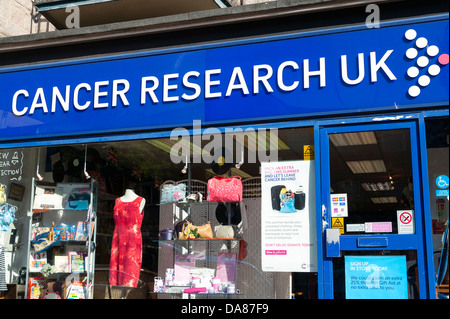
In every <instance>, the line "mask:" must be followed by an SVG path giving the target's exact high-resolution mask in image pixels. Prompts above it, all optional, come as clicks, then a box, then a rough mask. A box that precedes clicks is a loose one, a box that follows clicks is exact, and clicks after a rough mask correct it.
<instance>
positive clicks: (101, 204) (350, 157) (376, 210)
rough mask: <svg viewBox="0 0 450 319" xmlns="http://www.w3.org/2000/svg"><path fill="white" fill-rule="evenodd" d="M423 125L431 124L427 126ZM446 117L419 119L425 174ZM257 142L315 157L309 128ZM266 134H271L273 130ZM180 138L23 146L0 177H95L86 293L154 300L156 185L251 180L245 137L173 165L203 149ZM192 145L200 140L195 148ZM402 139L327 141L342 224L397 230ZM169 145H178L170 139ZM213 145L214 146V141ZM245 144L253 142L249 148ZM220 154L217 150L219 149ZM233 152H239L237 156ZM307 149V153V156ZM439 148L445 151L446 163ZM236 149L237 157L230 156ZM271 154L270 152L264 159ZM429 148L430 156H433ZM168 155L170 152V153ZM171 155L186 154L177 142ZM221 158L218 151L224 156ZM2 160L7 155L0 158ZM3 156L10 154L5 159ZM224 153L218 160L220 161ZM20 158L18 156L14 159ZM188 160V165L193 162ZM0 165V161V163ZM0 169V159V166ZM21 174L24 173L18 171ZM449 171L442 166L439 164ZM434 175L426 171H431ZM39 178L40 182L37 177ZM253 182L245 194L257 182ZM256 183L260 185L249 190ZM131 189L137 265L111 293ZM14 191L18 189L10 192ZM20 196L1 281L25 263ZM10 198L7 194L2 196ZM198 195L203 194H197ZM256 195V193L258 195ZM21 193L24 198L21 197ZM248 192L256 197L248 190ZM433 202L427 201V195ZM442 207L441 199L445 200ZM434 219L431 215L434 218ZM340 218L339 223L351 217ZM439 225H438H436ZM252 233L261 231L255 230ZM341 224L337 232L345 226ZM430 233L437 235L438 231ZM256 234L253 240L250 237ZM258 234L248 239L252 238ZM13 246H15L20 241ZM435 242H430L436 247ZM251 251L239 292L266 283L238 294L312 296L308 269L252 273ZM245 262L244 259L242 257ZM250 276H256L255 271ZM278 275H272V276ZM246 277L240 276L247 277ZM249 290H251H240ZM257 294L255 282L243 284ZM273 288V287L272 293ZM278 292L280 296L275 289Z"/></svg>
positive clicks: (404, 192) (403, 188) (405, 143)
mask: <svg viewBox="0 0 450 319" xmlns="http://www.w3.org/2000/svg"><path fill="white" fill-rule="evenodd" d="M431 122H432V123H431ZM445 123H446V119H437V120H431V121H430V122H428V123H427V124H429V125H427V129H428V132H427V139H428V148H429V152H430V154H432V152H435V151H436V150H437V151H438V153H439V158H436V157H435V155H433V158H432V159H430V163H431V164H430V172H429V174H430V180H431V179H432V176H431V175H433V174H435V173H436V172H435V170H436V168H438V167H439V166H440V164H439V163H441V162H442V161H444V162H445V161H446V162H445V163H448V122H447V124H445ZM258 133H259V134H258V141H259V143H261V144H260V145H264V146H265V147H266V152H265V155H266V156H269V155H270V153H273V154H276V160H277V161H287V160H313V159H314V153H313V151H312V149H311V146H313V145H314V132H313V128H311V127H304V128H293V129H280V130H277V131H273V132H269V130H267V132H266V131H264V134H263V133H260V132H258ZM272 133H275V134H272ZM220 138H221V143H222V144H221V145H226V143H225V141H224V134H222V135H221V136H220ZM181 140H182V139H181V138H178V139H171V138H168V137H167V138H158V139H143V140H127V141H113V142H109V141H108V142H99V143H90V144H79V145H76V144H74V145H61V146H60V145H58V146H48V147H40V148H33V149H32V150H30V149H28V150H26V151H33V152H34V153H35V158H36V159H37V162H34V161H26V162H25V163H24V166H23V175H24V176H23V177H21V179H20V180H14V181H12V179H11V178H10V177H11V176H7V175H6V173H5V174H3V175H4V176H3V177H0V182H1V183H2V184H4V185H6V186H7V187H9V188H11V184H14V185H16V187H17V186H24V187H26V188H27V192H29V191H30V185H29V184H31V178H32V177H35V178H36V179H37V180H38V181H37V183H39V184H40V185H53V184H55V183H61V182H64V183H79V182H86V181H88V179H87V175H86V173H87V174H88V176H89V177H90V178H95V179H96V180H97V181H98V195H99V200H98V208H97V217H98V220H97V238H96V243H95V245H96V256H95V264H96V266H95V267H96V274H95V290H94V298H98V299H105V298H123V297H127V298H159V296H156V295H155V294H152V293H151V292H152V291H153V285H154V278H155V277H157V276H161V275H163V273H162V272H163V271H164V270H165V269H163V270H161V269H158V268H159V267H158V264H159V262H160V261H159V258H160V257H161V256H159V254H160V252H161V248H160V247H159V244H158V239H159V237H160V232H161V230H162V229H161V223H160V212H161V205H160V189H161V185H163V184H164V183H167V182H168V181H174V182H177V181H182V180H183V181H187V182H188V181H194V180H195V181H203V182H207V181H208V179H210V178H212V177H213V176H217V175H224V176H240V177H241V178H242V180H246V179H254V178H260V163H261V160H260V159H261V156H259V157H258V156H256V160H254V159H253V158H250V157H249V156H250V155H249V154H250V153H251V150H252V147H253V150H254V147H255V145H257V144H258V142H257V141H255V140H252V138H251V137H250V138H249V137H248V136H247V137H245V139H244V143H243V144H244V145H243V147H242V146H241V144H240V143H238V142H237V140H236V137H234V142H233V147H232V149H231V150H230V149H226V148H220V151H219V152H217V154H214V152H210V153H208V154H209V155H211V158H212V159H213V160H212V162H211V163H205V162H204V161H200V160H198V159H197V160H195V159H194V158H193V157H192V156H190V161H191V163H189V165H187V166H186V164H185V161H184V162H183V161H182V162H180V163H173V160H172V159H171V150H172V151H173V148H174V147H177V146H178V147H179V146H180V145H184V146H186V145H187V146H186V148H184V149H183V150H186V149H189V151H190V152H191V153H190V154H197V155H198V154H203V153H202V152H204V151H205V150H208V149H209V150H211V149H213V148H212V147H211V144H210V143H211V141H212V138H211V136H209V138H206V137H205V138H202V139H197V140H196V139H194V138H192V137H190V140H188V141H187V144H186V143H185V144H179V143H180V141H181ZM199 141H200V145H198V144H196V143H198V142H199ZM409 141H410V136H409V134H408V132H404V131H402V130H393V131H373V132H372V131H371V132H362V133H351V134H338V135H336V136H332V137H330V162H331V163H332V164H331V174H330V176H331V188H332V192H331V193H346V194H348V203H349V206H348V209H349V215H348V216H349V219H350V222H351V223H364V222H377V221H391V222H392V230H390V232H392V233H398V229H397V224H396V215H395V211H396V209H398V208H399V207H407V206H408V205H409V206H408V207H410V208H412V209H413V206H411V204H412V202H411V199H410V198H408V195H409V194H410V192H409V191H408V183H409V182H410V179H411V154H410V148H409V145H410V144H409V143H410V142H409ZM177 143H178V144H177ZM215 145H216V144H215ZM252 145H253V146H252ZM222 150H224V151H223V154H222ZM242 150H244V151H243V152H242ZM13 151H14V150H2V152H1V153H2V154H6V153H8V154H9V153H11V154H12V153H13ZM311 151H312V152H311ZM444 151H446V152H447V158H446V159H445V156H444V155H443V154H444ZM241 154H244V156H243V159H242V158H240V157H239V155H241ZM273 154H272V155H273ZM433 154H434V153H433ZM172 155H174V153H172ZM175 155H178V157H179V158H183V157H184V156H185V153H183V152H182V149H181V148H179V152H178V153H177V154H175ZM223 155H224V156H223ZM4 156H6V155H4ZM8 156H9V155H8ZM224 158H225V160H224ZM22 159H23V158H22ZM196 161H197V162H196ZM4 162H5V161H4ZM0 163H2V165H3V166H5V165H6V164H5V163H3V162H1V161H0ZM0 169H1V168H0ZM25 172H26V173H25ZM447 174H448V168H447ZM433 176H434V175H433ZM40 178H42V181H39V179H40ZM254 185H256V186H255V187H254V188H253V190H255V189H257V188H258V187H260V182H259V184H254ZM258 185H259V186H258ZM128 188H133V189H134V191H135V193H136V194H138V195H139V196H141V197H143V198H145V202H146V203H145V209H144V218H143V222H142V227H141V233H142V238H143V250H142V255H143V258H142V267H141V268H142V269H141V276H140V282H139V285H138V287H137V289H128V290H126V291H124V290H123V289H117V290H114V289H111V287H109V285H108V270H109V263H110V252H111V241H112V236H113V232H114V219H113V213H112V212H113V207H114V200H115V198H117V197H120V196H122V195H123V194H124V192H125V190H126V189H128ZM15 190H16V191H17V189H16V188H15ZM27 192H23V193H25V196H23V195H24V194H23V193H22V198H21V199H20V200H19V198H17V196H11V198H10V199H9V200H10V202H11V203H13V204H14V205H16V206H17V207H18V211H17V213H16V220H17V221H19V222H18V223H17V225H16V227H15V228H16V229H17V230H16V231H14V234H15V235H16V238H15V239H13V240H12V242H15V243H19V244H16V245H10V246H8V247H10V248H9V249H10V253H11V257H10V261H9V262H10V263H11V264H12V267H10V269H14V270H13V271H12V272H11V273H12V274H10V276H9V277H8V282H11V283H12V282H16V281H17V278H18V277H19V269H20V268H23V267H24V264H23V259H22V260H21V259H20V258H17V257H13V254H14V253H15V254H16V255H17V254H23V253H24V251H25V247H26V241H27V239H25V238H24V237H23V236H25V237H26V236H28V234H27V232H26V231H25V228H26V227H28V226H27V225H26V212H27V210H28V209H29V207H27V205H29V200H28V199H27V195H28V193H27ZM8 194H9V195H11V193H8ZM203 195H204V196H205V195H206V194H203ZM259 196H260V194H259ZM28 198H29V197H28ZM252 198H256V200H258V199H257V198H258V194H257V191H256V196H255V193H254V192H253V193H252ZM432 200H434V201H436V198H433V199H432ZM447 205H448V199H447ZM433 207H435V204H433V205H432V214H433V217H432V218H433V219H436V220H437V221H436V223H443V222H445V219H446V218H448V215H447V216H446V215H445V214H448V208H447V213H445V211H444V213H441V215H442V214H443V215H442V216H441V215H436V214H437V212H436V211H435V210H433ZM248 215H249V216H251V218H254V219H255V220H252V219H251V218H250V219H249V223H252V224H254V225H256V226H255V227H256V228H258V225H259V223H258V221H256V219H257V218H258V214H257V212H256V213H255V214H250V213H249V214H248ZM434 215H436V216H434ZM350 222H349V221H346V223H350ZM436 227H438V226H436ZM257 231H259V232H260V229H259V228H258V229H257ZM346 231H347V230H345V232H346ZM439 234H440V233H439V232H438V231H437V230H436V238H437V237H439ZM256 236H261V234H260V233H256ZM252 238H257V237H252ZM20 243H21V244H20ZM247 244H248V247H247V250H248V251H249V252H250V251H252V250H254V251H258V250H260V242H258V241H257V239H255V240H253V239H252V240H248V241H247ZM439 247H440V246H439V243H438V240H437V239H436V243H435V248H436V250H439ZM258 256H259V255H257V256H254V259H251V258H250V257H249V259H247V261H245V264H246V265H245V267H248V268H251V269H252V271H254V273H252V275H250V273H249V274H247V277H245V276H244V277H239V279H240V280H242V281H244V282H241V283H239V285H240V287H241V290H242V291H245V287H252V286H251V284H250V281H252V280H253V281H258V282H260V283H262V285H263V286H264V285H266V286H267V287H268V288H267V291H266V292H264V293H262V295H261V294H259V295H258V294H256V293H252V292H251V291H249V290H247V291H246V293H247V295H246V296H245V298H248V297H249V296H251V297H255V296H256V297H263V298H275V295H276V293H277V291H278V296H280V295H282V296H284V297H286V298H290V297H292V296H294V297H296V298H315V297H316V295H317V278H316V274H304V273H295V274H287V277H283V278H281V277H280V276H281V275H280V274H276V273H263V272H262V271H260V269H258V267H260V265H259V264H258V263H259V262H260V261H259V260H258V259H259V257H258ZM243 264H244V263H243ZM255 273H256V274H257V276H255V275H254V274H255ZM277 276H278V277H277ZM277 280H278V281H279V282H283V283H284V284H285V285H284V287H283V288H280V287H276V284H275V282H277ZM246 281H248V282H246ZM248 289H250V288H248ZM251 289H254V290H257V289H258V288H251ZM277 289H278V290H277ZM280 289H281V290H285V291H284V292H283V294H280V293H279V290H280Z"/></svg>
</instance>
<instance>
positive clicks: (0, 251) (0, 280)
mask: <svg viewBox="0 0 450 319" xmlns="http://www.w3.org/2000/svg"><path fill="white" fill-rule="evenodd" d="M4 236H5V232H2V231H0V291H7V290H8V287H7V286H6V263H5V251H4V247H3V241H4Z"/></svg>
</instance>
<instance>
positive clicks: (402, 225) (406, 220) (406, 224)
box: [397, 210, 415, 234]
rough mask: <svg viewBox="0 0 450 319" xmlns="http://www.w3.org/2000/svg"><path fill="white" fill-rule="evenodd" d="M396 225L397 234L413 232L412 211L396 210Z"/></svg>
mask: <svg viewBox="0 0 450 319" xmlns="http://www.w3.org/2000/svg"><path fill="white" fill-rule="evenodd" d="M397 227H398V233H399V234H414V233H415V226H414V211H413V210H398V211H397Z"/></svg>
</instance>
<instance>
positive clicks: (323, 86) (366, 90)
mask: <svg viewBox="0 0 450 319" xmlns="http://www.w3.org/2000/svg"><path fill="white" fill-rule="evenodd" d="M448 30H449V24H448V15H439V16H434V17H427V18H416V19H406V20H400V21H396V22H386V23H383V24H382V25H381V28H378V29H368V28H367V27H366V26H365V25H360V26H354V27H341V28H333V29H326V30H320V31H311V32H302V33H296V34H288V35H279V36H268V37H261V38H257V39H249V40H239V41H229V42H221V43H215V44H207V45H196V46H188V47H183V48H174V49H164V50H154V51H148V52H140V53H130V54H124V55H116V56H108V57H101V58H92V59H82V60H75V61H61V62H56V63H49V64H38V65H32V66H24V67H18V68H9V69H0V140H11V139H25V138H34V137H36V136H39V137H52V136H53V137H54V136H67V135H74V134H77V135H81V134H93V133H108V132H127V131H136V130H146V129H164V128H174V127H186V126H192V122H193V120H200V121H202V124H203V125H213V124H217V123H235V122H246V121H255V120H267V119H272V120H273V119H281V118H284V119H286V118H293V117H296V118H298V117H301V118H305V117H312V116H317V115H320V114H327V115H328V114H338V113H349V112H351V113H358V112H363V111H369V110H380V111H382V110H397V109H398V110H402V109H405V108H411V107H421V108H423V107H428V106H437V105H448V101H449V91H448V85H449V71H448V68H449V66H448V52H449V50H448V49H449V40H448V39H449V35H448Z"/></svg>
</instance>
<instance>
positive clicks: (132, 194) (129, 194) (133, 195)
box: [120, 189, 145, 213]
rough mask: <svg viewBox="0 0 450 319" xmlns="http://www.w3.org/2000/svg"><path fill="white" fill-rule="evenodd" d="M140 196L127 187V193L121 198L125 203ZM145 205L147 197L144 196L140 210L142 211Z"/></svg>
mask: <svg viewBox="0 0 450 319" xmlns="http://www.w3.org/2000/svg"><path fill="white" fill-rule="evenodd" d="M138 197H139V196H138V195H137V194H136V193H135V192H134V191H133V190H132V189H126V190H125V194H123V196H122V197H120V200H121V201H122V202H124V203H130V202H132V201H134V200H136V199H137V198H138ZM144 207H145V198H142V201H141V206H140V211H141V213H142V211H143V209H144Z"/></svg>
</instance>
